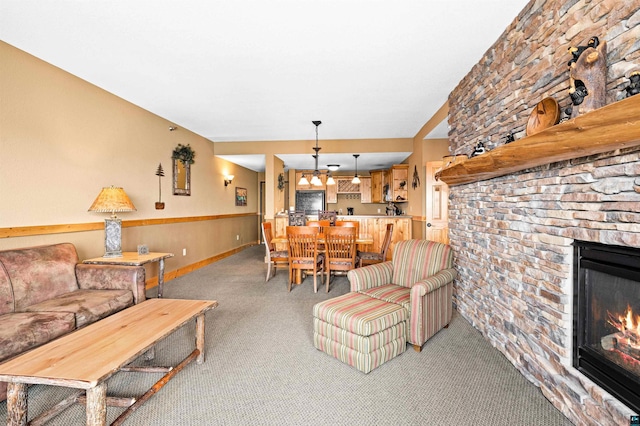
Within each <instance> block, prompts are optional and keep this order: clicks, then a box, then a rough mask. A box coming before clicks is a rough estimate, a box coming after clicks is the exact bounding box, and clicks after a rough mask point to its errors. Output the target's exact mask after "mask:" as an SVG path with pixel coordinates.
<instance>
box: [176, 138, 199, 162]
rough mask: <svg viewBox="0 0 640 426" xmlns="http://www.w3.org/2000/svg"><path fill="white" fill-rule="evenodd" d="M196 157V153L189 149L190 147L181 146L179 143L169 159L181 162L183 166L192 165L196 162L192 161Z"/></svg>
mask: <svg viewBox="0 0 640 426" xmlns="http://www.w3.org/2000/svg"><path fill="white" fill-rule="evenodd" d="M195 157H196V152H195V151H194V150H193V149H191V146H190V145H182V144H181V143H179V144H178V146H177V147H176V148H175V149H174V150H173V155H171V158H173V159H174V160H180V161H182V164H184V165H185V166H186V165H187V164H193V163H195V162H196V160H194V158H195Z"/></svg>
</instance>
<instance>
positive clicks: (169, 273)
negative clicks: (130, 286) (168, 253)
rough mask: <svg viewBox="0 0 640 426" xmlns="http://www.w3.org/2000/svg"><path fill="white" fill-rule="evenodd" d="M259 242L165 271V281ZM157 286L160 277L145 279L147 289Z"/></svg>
mask: <svg viewBox="0 0 640 426" xmlns="http://www.w3.org/2000/svg"><path fill="white" fill-rule="evenodd" d="M257 244H258V243H256V242H251V243H248V244H244V245H242V246H239V247H236V248H234V249H232V250H229V251H226V252H224V253H220V254H217V255H215V256H212V257H209V258H207V259H203V260H201V261H199V262H196V263H192V264H190V265H187V266H183V267H181V268H178V269H174V270H173V271H165V273H164V282H165V283H166V282H167V281H171V280H172V279H174V278H178V277H181V276H183V275H186V274H188V273H189V272H193V271H195V270H197V269H200V268H203V267H205V266H207V265H210V264H212V263H214V262H217V261H219V260H222V259H224V258H226V257H229V256H231V255H234V254H236V253H239V252H241V251H242V250H245V249H247V248H249V247H253V246H255V245H257ZM157 286H158V277H152V278H149V279H148V280H146V281H145V288H146V289H147V290H149V289H150V288H154V287H157Z"/></svg>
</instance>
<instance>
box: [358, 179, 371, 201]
mask: <svg viewBox="0 0 640 426" xmlns="http://www.w3.org/2000/svg"><path fill="white" fill-rule="evenodd" d="M360 202H361V203H371V177H369V176H360Z"/></svg>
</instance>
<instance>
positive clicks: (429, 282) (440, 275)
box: [411, 268, 458, 297]
mask: <svg viewBox="0 0 640 426" xmlns="http://www.w3.org/2000/svg"><path fill="white" fill-rule="evenodd" d="M457 275H458V273H457V272H456V270H455V269H453V268H450V269H443V270H441V271H438V272H437V273H436V274H435V275H431V276H430V277H428V278H425V279H424V280H421V281H418V282H416V283H414V284H413V285H412V286H411V297H414V296H418V297H422V296H424V295H426V294H427V293H431V292H432V291H434V290H437V289H439V288H440V287H442V286H443V285H446V284H449V283H450V282H452V281H453V280H454V279H455V278H456V276H457Z"/></svg>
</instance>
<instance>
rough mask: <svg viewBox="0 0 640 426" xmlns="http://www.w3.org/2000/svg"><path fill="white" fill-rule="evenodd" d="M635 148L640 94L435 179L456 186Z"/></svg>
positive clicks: (472, 160) (638, 135)
mask: <svg viewBox="0 0 640 426" xmlns="http://www.w3.org/2000/svg"><path fill="white" fill-rule="evenodd" d="M637 145H640V95H637V96H632V97H630V98H626V99H623V100H621V101H618V102H615V103H612V104H609V105H607V106H604V107H602V108H599V109H597V110H595V111H592V112H590V113H587V114H584V115H581V116H579V117H576V118H574V119H571V120H569V121H566V122H564V123H560V124H557V125H555V126H553V127H550V128H548V129H546V130H544V131H542V132H540V133H537V134H535V135H532V136H527V137H524V138H522V139H519V140H517V141H515V142H511V143H510V144H507V145H502V146H499V147H497V148H495V149H493V150H491V151H489V152H486V153H484V154H482V155H479V156H477V157H473V158H470V159H468V160H466V161H464V162H462V163H456V164H453V165H452V166H450V167H447V168H445V169H443V170H442V171H441V172H439V173H438V175H437V177H438V178H439V179H442V180H443V181H444V182H446V183H447V184H449V185H460V184H464V183H471V182H477V181H481V180H486V179H491V178H494V177H498V176H504V175H507V174H510V173H515V172H519V171H521V170H525V169H529V168H532V167H536V166H541V165H544V164H550V163H555V162H557V161H564V160H571V159H573V158H580V157H586V156H588V155H593V154H600V153H603V152H609V151H614V150H616V149H620V148H629V147H633V146H637Z"/></svg>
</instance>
